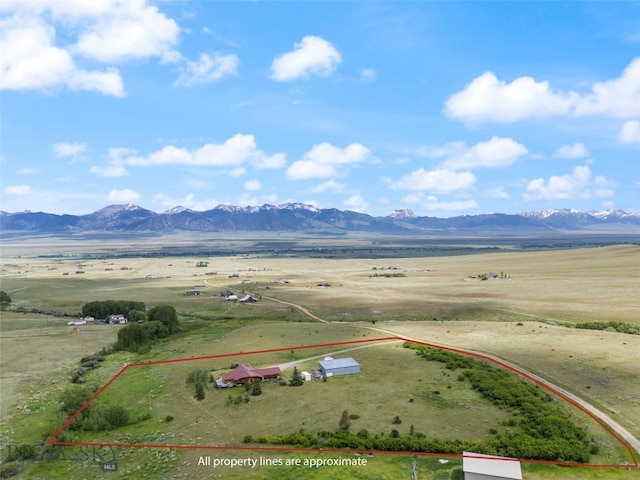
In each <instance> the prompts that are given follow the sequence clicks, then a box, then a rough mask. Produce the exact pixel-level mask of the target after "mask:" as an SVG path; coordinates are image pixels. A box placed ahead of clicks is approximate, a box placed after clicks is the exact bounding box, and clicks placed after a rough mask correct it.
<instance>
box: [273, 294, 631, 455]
mask: <svg viewBox="0 0 640 480" xmlns="http://www.w3.org/2000/svg"><path fill="white" fill-rule="evenodd" d="M263 298H268V299H269V300H272V301H274V302H278V303H282V304H285V305H289V306H291V307H294V308H296V309H298V310H299V311H300V312H302V313H304V314H305V315H307V316H308V317H310V318H312V319H314V320H316V321H319V322H322V323H333V322H330V321H328V320H325V319H323V318H320V317H319V316H317V315H315V314H314V313H312V312H311V311H309V309H307V308H305V307H303V306H302V305H298V304H295V303H291V302H286V301H284V300H279V299H277V298H273V297H263ZM354 326H358V327H360V328H366V329H367V330H374V331H378V332H382V333H385V334H387V335H392V336H396V337H398V338H400V339H403V340H408V341H413V342H416V343H428V344H429V345H433V346H435V347H445V348H454V349H455V350H457V351H458V352H460V353H468V354H471V355H473V356H481V357H483V358H486V359H488V360H491V361H493V362H495V363H497V364H498V365H505V366H507V367H508V368H509V369H510V370H512V371H513V372H516V373H519V374H520V375H521V376H523V377H525V378H528V379H530V380H533V381H534V382H536V383H538V384H540V385H541V386H544V387H545V388H547V389H548V390H550V391H552V392H554V393H556V394H557V395H558V396H559V397H563V398H564V399H566V400H568V401H569V403H572V404H574V405H578V406H579V407H580V408H581V409H583V410H584V411H586V412H588V413H590V414H591V415H593V416H594V417H596V418H597V419H599V420H600V421H602V422H603V423H605V424H606V426H607V427H608V429H610V430H611V431H612V432H615V434H616V435H617V436H618V437H619V438H621V439H623V440H624V441H625V442H627V443H628V444H629V445H630V446H631V448H633V449H634V450H635V451H636V452H638V453H640V440H639V439H638V438H637V437H635V436H634V435H633V434H632V433H631V432H629V431H628V430H627V429H626V428H624V427H623V426H622V425H620V424H619V423H618V422H616V421H615V420H614V419H612V418H611V417H610V416H609V415H608V414H606V413H605V412H603V411H602V410H600V409H598V408H596V407H595V406H593V405H591V404H590V403H588V402H587V401H585V400H583V399H582V398H580V397H578V396H576V395H575V394H573V393H571V392H569V391H568V390H566V389H564V388H562V387H559V386H558V385H556V384H554V383H552V382H550V381H549V380H547V379H545V378H543V377H540V376H539V375H536V374H534V373H532V372H530V371H528V370H525V369H524V368H522V367H520V366H518V365H515V364H513V363H511V362H508V361H505V360H503V359H502V358H499V357H496V356H494V355H491V354H488V353H484V352H476V351H473V350H467V349H460V348H456V347H453V346H451V345H440V344H436V343H432V342H428V341H427V340H424V339H419V338H411V337H407V336H404V335H400V334H398V333H396V332H394V331H393V330H385V329H383V328H377V327H369V326H365V325H354ZM356 348H362V347H356ZM349 350H354V349H348V350H341V351H340V352H333V353H341V352H345V351H349ZM311 358H317V357H311ZM305 360H309V359H305ZM305 360H299V361H296V362H290V364H283V367H285V368H287V366H293V365H294V364H296V363H299V362H302V361H305Z"/></svg>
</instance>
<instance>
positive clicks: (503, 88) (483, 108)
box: [444, 57, 640, 123]
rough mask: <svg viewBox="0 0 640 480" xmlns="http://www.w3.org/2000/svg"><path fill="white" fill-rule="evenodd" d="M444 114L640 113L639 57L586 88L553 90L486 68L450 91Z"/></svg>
mask: <svg viewBox="0 0 640 480" xmlns="http://www.w3.org/2000/svg"><path fill="white" fill-rule="evenodd" d="M444 110H445V113H446V114H447V115H448V116H449V117H451V118H456V119H459V120H462V121H465V122H470V123H481V122H516V121H519V120H523V119H525V118H541V117H550V116H555V115H570V116H576V117H580V116H585V115H605V116H610V117H616V118H628V117H634V116H638V115H640V57H638V58H635V59H634V60H632V61H631V63H630V64H629V65H628V66H627V67H626V68H625V69H624V71H623V72H622V74H621V75H620V76H619V77H618V78H615V79H612V80H608V81H604V82H597V83H594V84H593V85H592V87H591V91H590V92H588V93H583V94H581V93H577V92H573V91H571V92H558V91H554V90H553V88H552V87H551V86H550V84H549V82H548V81H537V80H535V79H534V78H532V77H528V76H524V77H519V78H516V79H515V80H513V81H511V82H505V81H503V80H500V79H498V78H497V77H496V75H495V74H494V73H493V72H485V73H483V74H482V75H480V76H479V77H477V78H475V79H474V80H472V81H471V83H469V84H468V85H466V86H465V88H464V89H463V90H462V91H460V92H457V93H455V94H453V95H452V96H451V97H449V98H448V99H447V101H446V102H445V105H444Z"/></svg>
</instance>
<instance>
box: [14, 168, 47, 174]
mask: <svg viewBox="0 0 640 480" xmlns="http://www.w3.org/2000/svg"><path fill="white" fill-rule="evenodd" d="M41 171H42V170H40V169H39V168H35V167H31V168H21V169H20V170H18V173H19V174H20V175H36V174H38V173H40V172H41Z"/></svg>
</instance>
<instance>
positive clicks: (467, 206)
mask: <svg viewBox="0 0 640 480" xmlns="http://www.w3.org/2000/svg"><path fill="white" fill-rule="evenodd" d="M402 201H403V202H405V203H407V204H412V205H419V206H420V208H422V209H423V210H426V211H428V212H433V211H458V210H472V209H475V208H478V204H477V203H476V201H475V200H453V201H450V202H447V201H441V200H438V197H436V196H434V195H428V196H426V197H425V195H424V193H423V192H417V193H410V194H409V195H407V196H405V197H404V198H403V199H402Z"/></svg>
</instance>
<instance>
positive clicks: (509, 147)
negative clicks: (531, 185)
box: [423, 136, 528, 170]
mask: <svg viewBox="0 0 640 480" xmlns="http://www.w3.org/2000/svg"><path fill="white" fill-rule="evenodd" d="M527 153H528V151H527V149H526V147H525V146H524V145H522V144H520V143H518V142H516V141H515V140H512V139H511V138H502V137H495V136H494V137H492V138H491V139H490V140H487V141H485V142H478V143H476V144H475V145H473V146H471V147H469V146H467V145H466V144H465V143H464V142H451V143H448V144H446V145H445V146H443V147H438V148H432V149H426V150H424V152H423V154H424V155H426V156H429V157H433V158H446V160H445V161H444V163H443V165H442V168H443V169H446V170H459V169H465V168H466V169H469V168H501V167H506V166H509V165H511V164H513V163H515V162H516V161H517V160H518V159H519V158H520V157H522V156H523V155H525V154H527Z"/></svg>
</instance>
